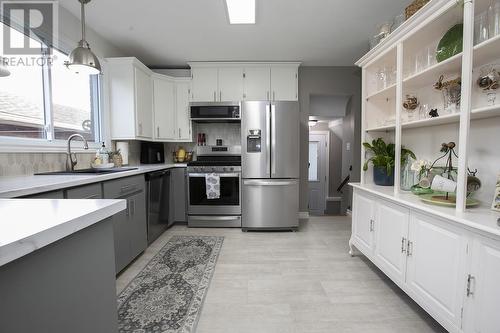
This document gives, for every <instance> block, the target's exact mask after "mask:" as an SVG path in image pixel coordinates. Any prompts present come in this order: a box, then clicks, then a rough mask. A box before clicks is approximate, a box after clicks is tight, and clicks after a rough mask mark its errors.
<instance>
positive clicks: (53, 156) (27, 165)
mask: <svg viewBox="0 0 500 333" xmlns="http://www.w3.org/2000/svg"><path fill="white" fill-rule="evenodd" d="M76 156H77V160H78V164H77V168H80V169H82V168H88V167H89V166H90V162H91V161H92V158H93V157H94V156H95V155H94V154H89V153H83V154H76ZM65 168H66V154H64V153H0V176H29V175H33V174H34V173H38V172H50V171H61V170H65Z"/></svg>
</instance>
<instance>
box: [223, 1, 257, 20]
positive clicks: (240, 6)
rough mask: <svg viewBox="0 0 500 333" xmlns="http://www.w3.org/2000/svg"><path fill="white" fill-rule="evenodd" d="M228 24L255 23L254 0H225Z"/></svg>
mask: <svg viewBox="0 0 500 333" xmlns="http://www.w3.org/2000/svg"><path fill="white" fill-rule="evenodd" d="M226 7H227V14H228V16H229V23H230V24H255V0H226Z"/></svg>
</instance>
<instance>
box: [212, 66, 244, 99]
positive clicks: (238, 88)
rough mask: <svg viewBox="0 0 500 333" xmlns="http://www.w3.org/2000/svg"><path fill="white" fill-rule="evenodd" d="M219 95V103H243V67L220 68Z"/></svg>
mask: <svg viewBox="0 0 500 333" xmlns="http://www.w3.org/2000/svg"><path fill="white" fill-rule="evenodd" d="M218 73H219V80H218V82H219V84H218V88H219V89H218V91H219V92H218V95H217V98H218V99H217V100H218V101H219V102H232V101H241V100H242V99H243V67H220V68H219V69H218Z"/></svg>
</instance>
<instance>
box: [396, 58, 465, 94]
mask: <svg viewBox="0 0 500 333" xmlns="http://www.w3.org/2000/svg"><path fill="white" fill-rule="evenodd" d="M461 67H462V53H459V54H456V55H454V56H453V57H451V58H448V59H446V60H444V61H442V62H439V63H437V64H434V65H432V66H430V67H428V68H426V69H425V70H423V71H421V72H419V73H416V74H413V75H411V76H409V77H407V78H406V79H404V80H403V84H404V85H405V88H408V87H410V88H420V87H425V86H432V85H433V84H434V83H435V82H436V81H437V80H438V79H439V76H440V75H441V74H445V73H452V72H460V69H461Z"/></svg>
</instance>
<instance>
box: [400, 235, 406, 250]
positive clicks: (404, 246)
mask: <svg viewBox="0 0 500 333" xmlns="http://www.w3.org/2000/svg"><path fill="white" fill-rule="evenodd" d="M401 253H406V238H404V237H403V238H401Z"/></svg>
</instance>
